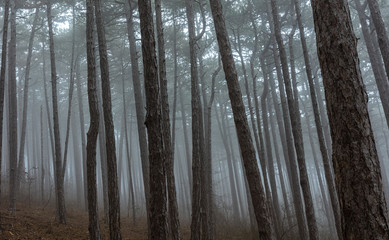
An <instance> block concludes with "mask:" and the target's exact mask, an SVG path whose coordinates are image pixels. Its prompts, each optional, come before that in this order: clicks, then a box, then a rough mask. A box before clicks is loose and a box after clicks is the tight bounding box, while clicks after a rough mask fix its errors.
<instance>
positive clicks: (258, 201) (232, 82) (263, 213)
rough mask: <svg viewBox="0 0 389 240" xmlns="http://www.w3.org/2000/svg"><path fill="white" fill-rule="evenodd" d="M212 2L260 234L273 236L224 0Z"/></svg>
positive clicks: (270, 237)
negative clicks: (225, 14) (226, 18)
mask: <svg viewBox="0 0 389 240" xmlns="http://www.w3.org/2000/svg"><path fill="white" fill-rule="evenodd" d="M210 4H211V10H212V16H213V20H214V24H215V30H216V36H217V40H218V44H219V49H220V54H221V57H222V62H223V68H224V72H225V75H226V80H227V86H228V93H229V97H230V100H231V106H232V110H233V113H234V121H235V127H236V130H237V135H238V140H239V146H240V149H241V152H242V158H243V163H244V167H245V173H246V176H247V181H248V185H249V188H250V193H251V198H252V201H253V204H254V211H255V215H256V218H257V224H258V231H259V237H260V239H272V238H273V233H272V219H271V215H270V212H269V206H268V205H267V202H266V197H265V192H264V190H263V187H262V180H261V176H260V174H259V169H258V165H257V160H256V156H255V149H254V145H253V143H252V140H251V134H250V129H249V126H248V121H247V117H246V114H245V108H244V104H243V100H242V93H241V91H240V86H239V82H238V76H237V73H236V68H235V63H234V59H233V56H232V51H231V46H230V43H229V40H228V34H227V29H226V25H225V21H224V16H223V11H222V5H221V1H220V0H210Z"/></svg>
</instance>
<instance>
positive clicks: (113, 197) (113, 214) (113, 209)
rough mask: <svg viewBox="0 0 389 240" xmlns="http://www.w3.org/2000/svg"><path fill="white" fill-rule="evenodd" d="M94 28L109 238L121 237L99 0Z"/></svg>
mask: <svg viewBox="0 0 389 240" xmlns="http://www.w3.org/2000/svg"><path fill="white" fill-rule="evenodd" d="M94 3H95V16H96V30H97V38H98V42H99V55H100V73H101V86H102V97H103V112H104V127H105V134H106V142H105V143H106V150H107V171H108V201H109V232H110V238H111V239H115V240H119V239H121V238H122V237H121V233H120V198H119V189H118V177H117V163H116V150H115V133H114V126H113V119H112V118H113V117H112V102H111V87H110V79H109V67H108V54H107V43H106V40H105V30H104V21H103V17H102V13H101V1H100V0H95V1H94Z"/></svg>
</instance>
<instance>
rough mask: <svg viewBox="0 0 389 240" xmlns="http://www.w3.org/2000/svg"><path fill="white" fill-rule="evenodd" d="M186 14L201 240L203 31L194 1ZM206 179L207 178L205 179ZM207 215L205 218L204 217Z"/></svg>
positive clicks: (195, 238) (194, 225) (196, 224)
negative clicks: (199, 29) (199, 59)
mask: <svg viewBox="0 0 389 240" xmlns="http://www.w3.org/2000/svg"><path fill="white" fill-rule="evenodd" d="M185 3H186V16H187V19H188V32H189V52H190V72H191V107H192V179H193V180H192V181H193V188H192V222H191V240H199V239H200V237H201V230H200V229H201V221H208V219H207V216H206V214H204V213H203V214H201V188H202V187H203V182H202V179H201V175H202V174H201V173H202V170H203V165H204V160H205V159H204V157H205V152H204V150H205V147H204V124H203V113H202V106H201V100H200V89H199V76H198V63H197V50H196V43H197V42H198V41H199V40H200V38H201V37H202V34H203V33H200V34H199V35H197V36H196V33H195V31H196V30H195V23H194V8H193V1H192V0H186V1H185ZM204 180H205V179H204ZM202 217H205V219H202ZM207 225H208V224H205V225H203V227H205V228H204V229H203V235H204V236H208V234H209V231H208V229H207Z"/></svg>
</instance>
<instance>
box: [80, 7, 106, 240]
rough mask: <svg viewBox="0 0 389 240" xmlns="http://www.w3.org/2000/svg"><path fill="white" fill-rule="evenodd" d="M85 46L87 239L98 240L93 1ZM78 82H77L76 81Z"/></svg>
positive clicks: (96, 118) (96, 102) (96, 104)
mask: <svg viewBox="0 0 389 240" xmlns="http://www.w3.org/2000/svg"><path fill="white" fill-rule="evenodd" d="M86 7H87V9H86V46H87V64H88V102H89V114H90V125H89V130H88V135H87V146H86V148H87V154H86V156H87V159H86V161H87V184H88V194H87V198H88V213H89V226H88V230H89V238H90V239H91V240H100V239H101V235H100V225H99V216H98V205H97V187H96V148H97V136H98V134H99V119H100V117H99V115H100V113H99V106H98V97H97V83H96V82H97V79H96V56H95V50H94V40H93V26H94V22H95V21H94V8H93V0H87V1H86ZM78 82H79V81H78Z"/></svg>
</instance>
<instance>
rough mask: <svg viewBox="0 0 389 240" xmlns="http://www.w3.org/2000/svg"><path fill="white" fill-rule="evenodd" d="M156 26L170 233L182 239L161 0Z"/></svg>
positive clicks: (158, 4)
mask: <svg viewBox="0 0 389 240" xmlns="http://www.w3.org/2000/svg"><path fill="white" fill-rule="evenodd" d="M155 12H156V28H157V36H158V69H159V86H160V91H161V107H162V134H163V144H164V154H165V157H164V159H165V161H166V162H165V171H166V178H167V190H168V194H167V195H168V203H169V205H168V210H169V223H170V230H171V232H170V234H171V237H172V239H173V240H179V239H181V232H180V222H179V218H178V206H177V193H176V182H175V178H174V158H173V151H172V150H173V149H172V140H171V133H170V116H169V98H168V90H167V78H166V59H165V40H164V34H163V22H162V10H161V0H156V1H155Z"/></svg>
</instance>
